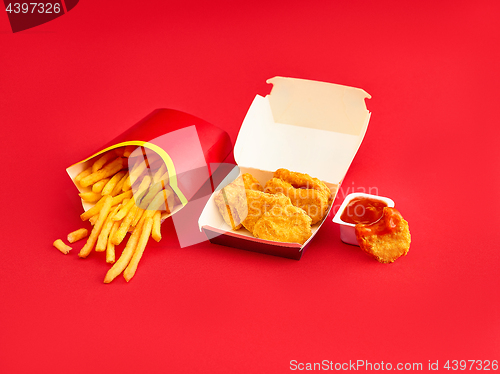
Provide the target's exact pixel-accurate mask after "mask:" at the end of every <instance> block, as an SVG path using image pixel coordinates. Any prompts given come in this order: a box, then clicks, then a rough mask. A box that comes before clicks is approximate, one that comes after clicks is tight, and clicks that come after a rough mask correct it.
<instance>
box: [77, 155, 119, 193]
mask: <svg viewBox="0 0 500 374" xmlns="http://www.w3.org/2000/svg"><path fill="white" fill-rule="evenodd" d="M126 165H127V161H126V159H125V158H123V157H118V158H116V159H114V160H113V161H111V162H110V163H109V164H107V165H106V166H104V167H103V168H102V169H99V170H97V171H96V172H94V173H92V174H90V175H88V176H86V177H85V178H82V179H81V180H80V186H82V187H88V186H90V185H92V184H94V183H96V182H99V181H100V180H101V179H104V178H108V177H111V176H112V175H115V174H116V173H117V172H118V171H120V170H121V169H123V167H125V166H126Z"/></svg>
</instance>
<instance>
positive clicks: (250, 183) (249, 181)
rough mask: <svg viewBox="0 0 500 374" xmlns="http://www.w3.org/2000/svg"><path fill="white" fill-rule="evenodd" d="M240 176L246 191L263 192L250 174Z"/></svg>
mask: <svg viewBox="0 0 500 374" xmlns="http://www.w3.org/2000/svg"><path fill="white" fill-rule="evenodd" d="M241 176H242V178H243V183H244V184H245V188H246V189H247V190H255V191H261V192H264V188H263V187H262V185H261V184H260V183H259V181H258V180H257V179H255V177H254V176H253V175H252V174H250V173H244V174H242V175H241Z"/></svg>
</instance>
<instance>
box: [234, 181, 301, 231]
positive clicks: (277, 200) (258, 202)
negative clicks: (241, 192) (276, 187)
mask: <svg viewBox="0 0 500 374" xmlns="http://www.w3.org/2000/svg"><path fill="white" fill-rule="evenodd" d="M245 191H246V195H247V208H248V214H247V215H246V217H243V216H241V215H240V218H243V221H242V222H241V223H242V224H243V226H244V227H245V228H246V229H247V230H248V231H250V232H251V233H252V234H253V230H254V227H255V224H256V223H257V221H258V220H259V219H260V217H262V215H264V213H266V212H268V211H270V210H271V209H272V208H274V207H275V206H276V205H279V206H285V205H292V203H291V202H290V199H289V198H288V197H286V196H285V195H283V194H281V193H278V194H276V195H271V194H268V193H264V192H260V191H255V190H245ZM238 214H240V212H239V211H238Z"/></svg>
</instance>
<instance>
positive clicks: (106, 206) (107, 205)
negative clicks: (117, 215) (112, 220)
mask: <svg viewBox="0 0 500 374" xmlns="http://www.w3.org/2000/svg"><path fill="white" fill-rule="evenodd" d="M103 199H104V202H103V206H102V209H101V210H100V212H99V218H98V219H97V222H96V223H95V225H94V227H93V228H92V232H91V233H90V236H89V238H88V240H87V243H85V245H84V246H83V248H82V249H81V250H80V253H79V254H78V256H79V257H81V258H85V257H87V256H88V255H89V254H90V252H91V251H92V248H94V245H95V243H96V241H97V238H98V237H99V234H100V232H101V229H102V227H103V225H104V222H105V221H106V217H107V216H108V214H109V211H110V210H111V203H112V202H113V198H112V197H111V196H105V197H104V198H103ZM99 201H101V200H99Z"/></svg>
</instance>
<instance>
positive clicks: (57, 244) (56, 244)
mask: <svg viewBox="0 0 500 374" xmlns="http://www.w3.org/2000/svg"><path fill="white" fill-rule="evenodd" d="M53 245H54V247H56V248H57V249H59V250H60V251H61V252H62V253H64V254H65V255H67V254H68V253H69V251H71V249H72V248H71V247H70V246H69V245H66V244H64V242H63V241H62V240H61V239H57V240H56V241H55V242H54V243H53Z"/></svg>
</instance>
